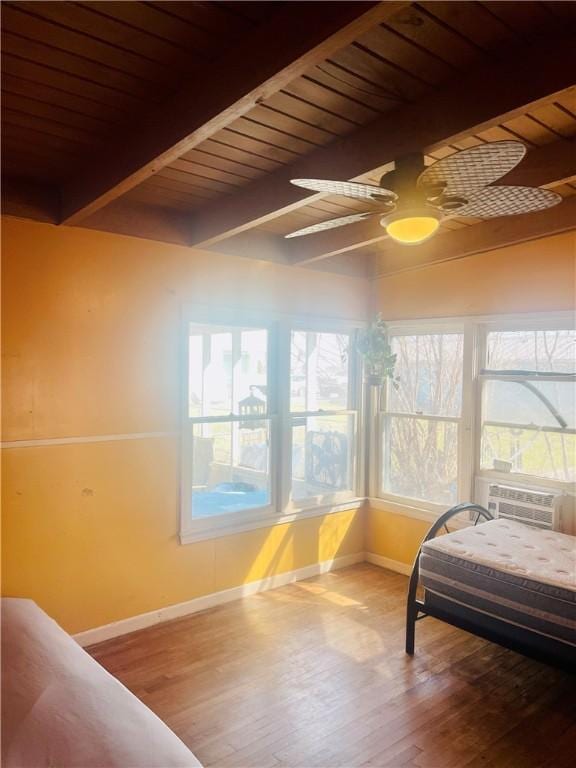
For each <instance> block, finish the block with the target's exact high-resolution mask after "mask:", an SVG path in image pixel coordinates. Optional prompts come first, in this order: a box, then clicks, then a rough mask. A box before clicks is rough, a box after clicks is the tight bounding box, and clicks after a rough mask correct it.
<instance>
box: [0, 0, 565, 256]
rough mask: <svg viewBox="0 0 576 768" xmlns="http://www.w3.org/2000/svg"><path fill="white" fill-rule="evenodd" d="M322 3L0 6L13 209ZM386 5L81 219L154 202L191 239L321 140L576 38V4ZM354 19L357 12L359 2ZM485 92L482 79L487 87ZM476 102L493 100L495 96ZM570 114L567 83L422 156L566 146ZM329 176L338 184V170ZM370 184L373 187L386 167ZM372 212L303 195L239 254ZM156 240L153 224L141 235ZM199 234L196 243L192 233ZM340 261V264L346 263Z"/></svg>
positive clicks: (368, 249) (99, 221)
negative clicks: (481, 148) (507, 146)
mask: <svg viewBox="0 0 576 768" xmlns="http://www.w3.org/2000/svg"><path fill="white" fill-rule="evenodd" d="M311 5H320V4H316V3H314V4H310V3H290V4H289V6H290V7H289V8H287V7H286V6H287V4H286V3H282V2H274V3H272V2H168V1H164V2H113V1H111V2H10V1H9V0H5V1H4V2H3V3H2V49H3V50H2V68H3V80H2V96H3V132H2V141H3V152H2V170H3V174H4V177H5V179H6V180H7V183H6V184H5V186H6V188H7V195H8V199H7V200H6V201H5V211H6V212H8V213H14V212H16V213H18V211H19V212H20V213H21V214H22V211H23V210H24V206H22V199H23V198H26V197H27V196H28V197H29V199H30V200H31V201H33V200H37V199H39V196H38V190H45V191H46V193H47V197H46V200H48V199H52V200H53V201H56V200H57V199H58V198H59V195H60V194H61V193H62V194H63V195H64V198H65V197H66V195H67V194H69V192H71V193H74V194H75V193H76V191H77V189H78V179H79V178H80V180H81V181H82V178H83V174H84V175H86V174H95V173H98V166H99V165H101V164H102V159H105V158H106V157H107V155H108V154H110V155H111V156H114V155H113V152H112V151H111V150H110V147H113V148H120V149H121V148H122V146H125V147H127V148H129V147H130V145H131V142H137V140H138V132H139V126H144V125H146V126H149V125H150V121H151V116H152V119H153V122H152V126H153V127H157V130H158V131H162V130H164V126H165V124H166V122H167V121H170V118H171V115H170V114H169V113H168V112H167V106H168V105H170V103H171V99H173V97H176V95H177V94H182V92H183V90H184V92H185V91H186V90H187V89H188V90H189V91H190V92H191V94H194V90H195V89H199V90H200V91H202V89H204V90H206V85H208V89H209V86H210V82H211V81H210V78H211V73H212V72H213V71H216V70H217V69H218V66H219V65H220V63H221V62H222V61H226V59H224V57H225V56H226V55H228V56H230V52H232V54H233V52H234V51H235V50H236V48H237V47H238V46H241V45H242V43H243V41H245V40H247V39H252V38H250V37H249V36H251V35H252V36H253V35H255V34H258V33H261V34H262V35H263V39H265V38H266V32H267V30H269V29H273V26H271V25H273V24H274V18H275V17H276V18H278V15H279V14H282V13H285V14H286V13H291V14H292V15H294V16H295V18H298V17H299V15H300V14H306V13H310V6H311ZM321 5H323V6H324V9H325V11H326V13H328V14H329V13H330V12H332V13H334V12H335V11H334V8H335V7H336V6H340V9H339V10H340V12H342V6H348V5H353V4H351V3H323V4H321ZM375 5H378V4H374V3H357V4H356V6H366V11H369V10H370V9H371V7H372V6H375ZM391 5H394V6H398V7H397V8H396V7H395V8H394V9H392V8H391V7H390V8H389V9H388V10H389V12H388V13H383V14H382V16H381V18H382V19H383V21H380V23H378V22H376V23H373V24H371V25H370V27H369V28H362V26H359V27H357V28H358V29H360V30H361V34H358V36H357V37H354V38H353V40H352V41H351V42H348V43H347V44H345V45H340V46H332V48H333V49H332V48H327V49H326V50H327V52H328V53H329V55H327V56H326V57H324V58H322V59H321V60H314V61H313V63H312V64H311V65H310V66H307V67H306V68H305V69H303V70H302V71H300V72H299V73H298V76H296V77H291V78H286V77H284V79H283V80H281V81H278V82H279V87H278V88H277V89H275V90H274V91H273V92H271V93H269V94H267V95H266V96H265V97H264V98H258V99H256V102H255V103H254V105H253V106H252V107H251V108H250V109H244V110H242V111H240V112H239V113H238V116H233V117H232V118H231V119H227V120H226V121H225V123H223V125H222V127H219V128H218V129H217V130H215V131H213V132H209V133H208V134H207V135H208V138H205V139H204V140H201V141H199V142H198V143H194V144H193V145H192V146H193V148H192V149H189V150H188V151H184V152H183V153H182V154H178V155H176V156H175V157H174V158H173V159H171V160H170V162H167V163H159V164H158V168H154V170H155V172H154V173H149V174H146V176H145V177H143V178H142V180H140V181H139V183H137V184H135V185H128V187H127V189H122V191H123V192H124V194H122V195H121V197H119V199H118V200H117V202H110V201H109V200H108V201H107V202H106V205H105V206H104V207H103V210H100V211H99V212H98V213H95V214H93V215H92V216H91V217H90V216H88V217H87V218H84V220H83V221H81V222H74V223H78V224H79V225H80V224H81V225H83V226H95V227H97V228H104V229H111V230H112V231H131V228H132V229H133V230H134V231H133V232H132V233H133V234H137V235H138V234H141V233H142V231H144V230H139V224H138V219H137V220H136V221H135V220H134V218H133V217H134V212H135V211H136V212H138V211H141V212H153V213H154V215H156V216H158V217H159V218H161V219H162V221H164V222H168V223H167V225H166V227H167V229H170V226H171V224H174V226H175V229H174V232H175V234H174V235H168V236H166V234H165V232H166V228H165V229H164V230H163V232H164V234H162V235H161V236H160V237H159V239H174V240H175V241H186V239H187V235H186V232H187V229H188V228H192V229H193V224H194V222H199V221H200V222H201V221H202V220H203V214H204V213H206V218H207V219H209V218H210V214H211V212H214V211H216V215H217V210H218V209H217V207H216V206H219V205H222V204H224V203H226V204H228V203H229V202H230V201H235V200H237V199H239V197H240V196H242V195H244V194H245V192H251V191H252V190H254V189H256V188H257V185H258V183H260V184H261V183H262V181H263V180H265V179H267V178H272V177H273V174H277V173H278V172H279V171H282V169H289V168H290V166H292V165H293V164H295V163H297V162H298V161H301V160H302V159H303V158H307V157H311V158H313V157H315V155H314V154H313V153H315V152H316V153H317V152H318V150H320V149H321V148H323V147H329V146H330V145H332V146H335V145H336V143H337V142H338V140H340V139H342V137H354V135H355V134H356V132H358V131H359V129H361V128H362V127H363V126H367V125H369V124H371V123H373V122H374V121H375V120H377V119H379V118H382V116H386V117H387V118H388V119H389V124H390V126H394V118H395V114H396V113H398V114H400V111H401V110H402V109H405V108H406V107H408V106H410V105H418V104H419V103H420V102H422V103H425V102H426V99H429V98H431V97H434V95H435V94H440V95H441V94H442V93H443V92H444V89H445V88H450V87H451V86H452V85H453V84H454V83H458V81H459V80H461V79H463V78H465V77H466V76H467V75H468V73H471V72H481V71H482V69H483V68H484V67H491V68H492V69H494V67H495V66H496V67H498V65H499V63H500V62H503V74H505V72H506V62H509V61H510V60H511V58H513V57H514V56H515V55H516V54H517V55H518V57H521V56H526V55H529V54H530V51H531V50H533V47H534V46H535V45H537V44H538V45H539V44H541V43H542V41H543V39H545V40H548V41H550V42H552V43H553V42H554V41H555V40H557V39H558V40H562V41H565V39H566V37H567V35H571V34H572V29H573V24H574V15H575V14H574V8H575V6H574V4H572V3H563V2H522V3H511V2H424V3H414V4H411V5H408V4H407V3H405V4H401V3H396V4H391ZM306 6H308V8H306ZM392 11H394V12H392ZM372 12H373V11H372ZM355 13H356V14H357V15H359V14H360V11H359V10H358V8H357V9H356V10H355ZM375 18H376V17H375ZM364 26H366V25H364ZM254 39H259V38H254ZM344 39H345V38H342V40H344ZM563 44H565V45H569V43H565V42H564V43H563ZM238 50H241V48H238ZM240 64H241V62H239V65H240ZM290 71H292V70H290ZM294 71H297V70H294ZM230 77H231V78H232V75H230ZM490 87H491V85H490V83H489V82H487V83H486V92H487V93H489V91H490ZM268 90H270V88H269V89H268ZM554 91H556V89H554ZM477 97H478V99H482V98H484V93H479V94H478V95H477ZM174 103H176V102H174ZM456 108H457V105H456ZM575 112H576V105H575V101H574V89H573V88H565V89H563V90H562V91H559V92H555V94H554V98H551V99H549V100H539V101H538V102H537V103H535V104H532V105H531V104H526V108H525V110H521V111H519V110H516V111H515V112H514V114H513V116H512V117H510V118H509V119H506V116H504V119H503V120H502V121H498V120H494V121H492V123H491V124H490V125H489V127H481V129H480V130H475V126H472V127H471V130H470V132H469V133H467V134H466V135H460V136H459V138H458V140H455V141H451V142H449V143H447V144H445V145H443V146H439V147H436V148H435V149H434V150H433V151H430V152H429V153H428V155H427V158H426V159H427V162H433V161H434V160H435V159H440V158H442V157H445V156H447V155H449V154H451V153H453V152H455V151H457V150H459V149H464V148H467V147H471V146H475V145H477V144H481V143H484V142H491V141H498V140H501V139H509V138H513V139H519V140H521V141H523V142H524V143H525V144H526V145H527V146H528V148H529V152H530V153H532V152H536V151H538V150H539V149H540V148H542V147H545V146H547V145H549V144H555V145H558V143H560V144H564V143H566V142H568V141H569V140H570V139H572V138H573V137H574V136H576V114H575ZM190 119H191V121H193V116H192V117H191V118H190ZM123 143H124V144H123ZM183 146H184V145H183ZM95 161H96V162H95ZM573 174H574V170H573V169H571V170H570V169H567V172H566V174H562V173H558V174H557V178H555V179H552V180H547V182H546V186H549V187H552V188H555V189H556V190H557V191H558V192H560V194H562V195H563V196H565V197H569V196H572V195H574V194H576V184H575V183H574V176H573ZM330 175H331V177H332V178H340V176H341V173H340V172H339V168H338V165H335V167H334V168H333V172H332V173H331V174H330ZM364 178H366V179H370V180H373V181H377V178H378V174H369V173H368V174H365V176H364ZM130 187H131V188H130ZM12 189H17V190H18V191H19V195H18V205H20V207H19V208H18V205H16V204H15V203H13V201H11V200H10V194H11V190H12ZM22 190H24V191H23V192H22ZM52 192H53V193H54V195H53V197H52V198H50V193H52ZM72 196H73V194H72ZM54 205H56V202H54ZM40 207H41V206H40ZM97 207H101V206H100V205H98V206H97ZM281 208H282V206H279V209H281ZM27 210H33V211H35V213H33V214H30V215H35V216H36V217H37V218H48V219H51V218H52V219H57V220H58V219H59V217H61V214H59V213H58V212H57V211H56V212H54V211H53V210H52V211H51V212H46V213H45V214H44V215H43V214H42V213H40V212H38V206H35V205H33V204H30V205H29V206H28V207H27ZM361 210H366V205H365V204H364V203H363V202H360V201H353V200H350V199H348V198H342V197H329V196H325V197H323V198H319V197H318V196H315V197H314V198H313V201H312V202H310V203H309V204H298V205H297V206H296V207H295V208H294V209H293V210H290V211H289V212H282V213H281V215H278V216H270V217H268V218H267V220H266V221H262V222H256V223H255V225H253V226H250V227H249V229H250V230H251V232H250V233H249V234H250V235H251V237H252V240H251V241H248V246H246V245H244V246H243V247H241V245H237V247H236V250H237V251H238V252H241V253H243V254H246V253H247V254H248V255H256V256H258V257H262V253H261V251H260V250H258V249H257V247H256V245H254V248H253V250H251V245H250V243H252V242H253V243H254V244H256V243H257V242H265V243H267V244H270V243H272V245H270V253H271V254H272V256H271V257H275V258H278V254H281V255H282V254H285V253H288V252H285V251H284V250H283V248H284V243H285V241H284V240H283V238H282V236H283V235H284V234H286V233H288V232H290V231H292V230H294V229H297V228H299V227H302V226H306V225H308V224H312V223H316V222H319V221H323V220H325V219H330V218H334V217H336V216H341V215H347V214H349V213H354V212H357V211H361ZM128 211H130V216H131V218H130V220H129V217H128ZM88 213H93V211H92V210H89V211H88ZM23 215H27V214H23ZM123 216H125V221H124V220H123ZM176 223H177V226H176ZM475 226H478V222H477V221H474V220H465V219H450V220H448V221H446V222H445V223H443V225H442V228H443V229H444V230H445V231H446V232H449V231H452V230H458V229H463V228H474V227H475ZM342 233H343V234H342V237H345V235H344V230H342ZM192 235H193V233H192ZM244 235H246V233H244ZM146 236H153V234H150V233H149V232H148V230H146ZM312 237H316V236H312ZM335 237H336V235H335ZM189 242H194V237H193V236H191V238H190V239H189ZM235 242H236V243H241V242H244V243H246V237H244V240H242V237H239V236H238V235H237V236H236V237H229V238H224V239H223V240H222V242H221V243H218V244H216V245H213V246H212V247H213V249H214V250H222V251H227V250H232V251H234V243H235ZM385 245H386V244H385V243H384V247H385ZM304 247H305V246H304ZM293 252H294V251H292V252H290V253H292V254H293ZM381 253H382V243H375V244H370V245H367V246H364V247H361V248H355V249H351V255H352V256H353V259H354V261H355V263H356V264H359V265H361V268H362V270H363V269H364V267H365V266H366V265H369V264H372V262H373V260H374V258H375V257H378V258H380V257H381ZM264 257H266V256H264ZM280 257H282V256H280ZM285 258H286V259H287V260H290V259H291V258H292V257H291V256H290V255H287V256H285ZM329 261H331V262H332V263H333V265H334V268H337V265H338V262H339V259H338V257H333V258H332V259H330V260H329ZM349 261H350V259H348V262H349ZM328 268H329V267H328Z"/></svg>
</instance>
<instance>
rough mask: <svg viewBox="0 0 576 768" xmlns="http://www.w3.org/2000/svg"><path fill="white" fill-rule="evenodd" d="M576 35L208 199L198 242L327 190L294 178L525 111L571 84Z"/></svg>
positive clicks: (427, 143)
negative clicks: (305, 187) (230, 192)
mask: <svg viewBox="0 0 576 768" xmlns="http://www.w3.org/2000/svg"><path fill="white" fill-rule="evenodd" d="M573 42H574V41H573V40H572V39H568V38H567V39H563V38H557V39H554V40H553V41H552V40H545V41H542V42H539V43H538V44H534V45H531V46H530V47H525V48H522V49H521V51H518V50H514V51H511V53H510V54H509V56H507V57H506V59H499V60H498V61H497V62H495V63H494V64H490V65H485V66H484V67H482V68H481V69H479V70H475V71H474V72H471V73H469V74H467V75H465V76H457V79H456V80H453V81H451V84H449V85H448V86H446V88H444V89H443V90H441V91H438V92H435V93H434V94H432V95H430V96H427V97H426V98H424V99H421V100H419V101H418V102H416V103H414V104H411V105H408V106H405V107H401V108H399V109H397V110H394V111H393V112H392V113H390V114H387V115H383V116H382V117H379V118H377V119H376V120H374V121H373V122H371V123H369V124H368V125H366V126H364V127H362V128H359V129H358V130H357V131H355V132H354V133H353V134H351V135H349V136H346V137H343V138H342V139H339V140H337V141H334V142H332V143H331V144H329V145H328V146H326V147H322V148H319V149H317V150H314V151H313V152H311V153H310V154H308V155H306V156H304V157H303V158H301V159H300V160H298V161H296V162H295V163H293V164H292V165H290V166H287V167H284V168H281V169H279V170H277V171H275V172H274V173H272V174H269V175H268V176H266V177H264V178H263V179H261V180H258V181H255V182H252V183H251V184H249V185H248V186H246V187H244V188H242V190H240V191H239V192H238V193H237V194H235V195H234V196H233V197H230V198H228V199H226V200H215V201H214V202H211V203H209V204H208V205H206V206H203V207H202V209H200V211H198V212H197V214H196V215H195V217H194V219H193V222H192V228H193V233H192V235H193V236H192V238H191V244H193V245H202V246H207V245H213V244H214V243H216V242H218V241H219V240H222V239H225V238H227V237H230V236H232V235H235V234H237V233H239V232H242V231H245V230H247V229H250V228H253V227H256V226H259V225H261V224H264V223H265V222H267V221H270V220H272V219H274V218H277V217H278V216H282V215H283V214H285V213H289V212H291V211H294V210H296V209H297V208H299V207H302V206H305V205H308V204H309V203H311V202H314V201H315V200H318V199H320V198H321V197H323V196H322V195H310V194H309V192H308V191H307V190H303V189H300V188H298V187H295V186H293V185H292V184H290V179H292V178H302V177H311V178H314V177H315V178H340V179H356V180H362V179H363V178H364V177H365V176H366V175H367V174H369V173H374V172H375V170H376V171H378V172H380V171H383V170H384V169H385V168H386V167H387V166H389V164H390V163H391V162H393V161H394V159H395V158H396V157H398V156H400V155H403V154H408V153H410V152H417V151H424V152H431V151H433V150H435V149H439V148H441V147H444V146H446V144H450V143H452V142H454V141H457V140H459V139H462V138H464V137H466V136H468V135H470V134H471V133H475V132H479V131H482V130H486V129H488V128H490V127H493V126H495V125H497V124H499V123H500V122H503V121H506V120H509V119H511V118H513V117H515V116H517V115H520V114H523V113H524V112H525V111H526V108H527V107H528V106H539V105H543V104H546V103H548V102H550V101H552V100H553V99H554V96H555V95H556V94H558V93H560V92H562V91H566V89H568V88H571V87H573V86H574V77H573V63H574V46H573Z"/></svg>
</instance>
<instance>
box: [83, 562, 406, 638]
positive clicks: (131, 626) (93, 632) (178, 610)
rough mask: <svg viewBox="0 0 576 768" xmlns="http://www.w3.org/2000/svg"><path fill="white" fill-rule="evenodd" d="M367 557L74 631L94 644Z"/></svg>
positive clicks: (290, 573)
mask: <svg viewBox="0 0 576 768" xmlns="http://www.w3.org/2000/svg"><path fill="white" fill-rule="evenodd" d="M365 559H366V558H365V555H364V552H356V553H354V554H352V555H343V556H342V557H337V558H335V559H334V560H324V561H323V562H321V563H314V564H313V565H307V566H306V567H304V568H298V569H296V570H295V571H288V572H286V573H279V574H276V575H275V576H267V577H266V578H264V579H259V580H258V581H250V582H248V584H242V585H241V586H239V587H233V588H232V589H224V590H222V591H221V592H213V593H212V594H210V595H203V596H202V597H196V598H194V599H193V600H187V601H186V602H184V603H176V604H175V605H168V606H166V607H165V608H159V609H158V610H157V611H150V612H149V613H141V614H139V615H138V616H131V617H130V618H128V619H121V620H120V621H114V622H112V623H111V624H104V625H103V626H101V627H94V629H87V630H86V631H85V632H79V633H78V634H76V635H74V639H75V640H76V641H77V642H78V643H79V644H80V645H81V646H83V647H85V646H88V645H95V644H96V643H101V642H103V641H104V640H110V639H111V638H113V637H119V636H120V635H126V634H128V633H129V632H135V631H136V630H138V629H145V628H146V627H152V626H153V625H154V624H160V623H161V622H163V621H170V620H171V619H179V618H181V617H182V616H188V615H189V614H191V613H197V612H198V611H205V610H206V609H207V608H213V607H214V606H216V605H222V604H223V603H229V602H231V601H232V600H238V599H239V598H242V597H247V596H248V595H254V594H256V592H264V591H266V590H268V589H275V588H276V587H283V586H285V585H286V584H291V583H293V582H295V581H302V580H303V579H309V578H311V577H312V576H318V575H320V574H321V573H327V572H328V571H335V570H336V569H338V568H345V567H346V566H349V565H355V564H356V563H362V562H364V560H365ZM382 559H385V558H382ZM370 562H372V561H370ZM391 562H392V561H391ZM378 564H379V563H378ZM384 567H389V566H384Z"/></svg>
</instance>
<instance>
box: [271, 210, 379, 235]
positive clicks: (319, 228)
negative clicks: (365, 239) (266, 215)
mask: <svg viewBox="0 0 576 768" xmlns="http://www.w3.org/2000/svg"><path fill="white" fill-rule="evenodd" d="M377 215H380V214H376V213H372V212H370V213H354V214H352V216H340V218H338V219H329V220H328V221H320V222H319V223H318V224H312V225H311V226H309V227H304V228H303V229H297V230H296V232H290V234H288V235H284V237H285V238H291V237H301V236H302V235H311V234H313V233H314V232H323V231H324V230H325V229H334V228H335V227H345V226H346V225H347V224H354V223H355V222H356V221H363V220H364V219H368V218H369V217H370V216H377Z"/></svg>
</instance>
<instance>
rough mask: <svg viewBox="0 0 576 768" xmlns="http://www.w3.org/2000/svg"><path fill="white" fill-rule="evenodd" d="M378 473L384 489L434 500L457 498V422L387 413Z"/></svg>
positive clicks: (449, 502)
mask: <svg viewBox="0 0 576 768" xmlns="http://www.w3.org/2000/svg"><path fill="white" fill-rule="evenodd" d="M386 422H387V428H386V429H385V430H384V438H383V440H384V445H383V451H382V455H383V467H382V477H383V483H384V487H383V490H384V491H385V492H386V493H392V494H395V495H397V496H404V497H406V498H411V499H423V500H424V501H430V502H435V503H438V504H446V505H451V504H454V503H455V502H456V500H457V479H458V425H457V424H456V423H453V422H445V421H441V422H440V421H434V420H429V419H418V418H410V417H402V416H389V417H387V419H386Z"/></svg>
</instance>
